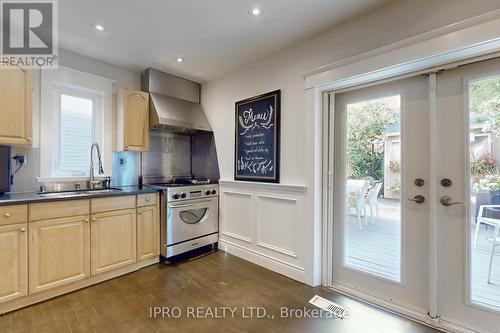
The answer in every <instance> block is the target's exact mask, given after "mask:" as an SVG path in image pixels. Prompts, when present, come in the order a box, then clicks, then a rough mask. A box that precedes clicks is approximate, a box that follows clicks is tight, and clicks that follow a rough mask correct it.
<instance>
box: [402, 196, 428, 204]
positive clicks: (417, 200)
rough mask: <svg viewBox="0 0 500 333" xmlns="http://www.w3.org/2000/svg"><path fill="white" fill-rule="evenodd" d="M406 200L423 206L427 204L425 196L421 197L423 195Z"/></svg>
mask: <svg viewBox="0 0 500 333" xmlns="http://www.w3.org/2000/svg"><path fill="white" fill-rule="evenodd" d="M406 200H408V201H413V202H416V203H418V204H422V203H424V202H425V197H424V196H423V195H421V194H417V195H416V196H415V197H413V198H408V199H406Z"/></svg>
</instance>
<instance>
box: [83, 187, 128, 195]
mask: <svg viewBox="0 0 500 333" xmlns="http://www.w3.org/2000/svg"><path fill="white" fill-rule="evenodd" d="M121 191H122V190H121V189H119V188H107V189H95V190H85V191H83V192H84V193H85V194H111V193H118V192H121Z"/></svg>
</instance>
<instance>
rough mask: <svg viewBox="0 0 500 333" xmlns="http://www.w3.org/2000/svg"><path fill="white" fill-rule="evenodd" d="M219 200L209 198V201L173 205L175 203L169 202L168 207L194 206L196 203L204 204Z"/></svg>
mask: <svg viewBox="0 0 500 333" xmlns="http://www.w3.org/2000/svg"><path fill="white" fill-rule="evenodd" d="M216 201H217V200H207V201H201V202H197V203H190V204H183V205H173V204H168V208H184V207H193V206H194V205H203V204H209V203H213V202H216Z"/></svg>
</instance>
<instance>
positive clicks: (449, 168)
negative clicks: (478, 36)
mask: <svg viewBox="0 0 500 333" xmlns="http://www.w3.org/2000/svg"><path fill="white" fill-rule="evenodd" d="M436 109H437V122H436V125H437V128H438V131H437V140H436V141H437V142H436V153H437V156H436V161H437V179H438V187H437V199H439V200H443V202H442V203H441V202H439V203H438V209H437V225H438V309H439V313H440V315H441V317H442V319H443V320H449V321H452V322H459V323H460V324H461V325H462V326H465V327H468V328H471V329H474V330H478V331H488V332H499V331H500V246H495V245H497V244H499V245H500V238H498V236H500V235H499V234H498V230H499V227H500V196H499V193H500V192H499V191H500V174H499V169H498V165H497V163H499V162H500V59H498V58H497V59H493V60H488V61H483V62H479V63H474V64H469V65H464V66H460V67H458V68H455V69H451V70H445V71H443V72H440V73H439V74H438V75H437V99H436ZM448 180H449V181H448ZM443 198H444V199H443ZM447 205H449V206H447ZM476 232H477V233H476ZM476 235H477V236H476Z"/></svg>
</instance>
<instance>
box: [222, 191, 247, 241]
mask: <svg viewBox="0 0 500 333" xmlns="http://www.w3.org/2000/svg"><path fill="white" fill-rule="evenodd" d="M252 214H253V212H252V194H249V193H242V192H234V191H226V192H222V195H221V202H220V217H221V224H220V229H221V232H222V235H224V236H228V237H231V238H233V239H237V240H240V241H244V242H246V243H252V238H253V237H252V233H253V230H252ZM227 221H230V223H226V222H227Z"/></svg>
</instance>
